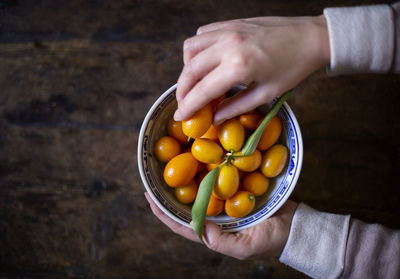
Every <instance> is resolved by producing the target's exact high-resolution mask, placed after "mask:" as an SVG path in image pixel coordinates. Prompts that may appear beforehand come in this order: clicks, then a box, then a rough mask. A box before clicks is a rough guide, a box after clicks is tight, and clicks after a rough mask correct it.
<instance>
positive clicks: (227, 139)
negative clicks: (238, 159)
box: [218, 118, 244, 151]
mask: <svg viewBox="0 0 400 279" xmlns="http://www.w3.org/2000/svg"><path fill="white" fill-rule="evenodd" d="M218 139H219V142H220V143H221V145H222V146H223V147H224V149H225V150H226V151H232V150H233V151H238V150H240V148H241V147H242V145H243V142H244V128H243V126H242V124H240V122H239V120H237V119H236V118H232V119H229V120H227V121H225V122H224V123H222V124H221V125H219V126H218Z"/></svg>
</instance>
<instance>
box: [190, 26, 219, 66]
mask: <svg viewBox="0 0 400 279" xmlns="http://www.w3.org/2000/svg"><path fill="white" fill-rule="evenodd" d="M217 40H218V33H217V32H208V33H205V34H201V35H197V36H194V37H191V38H189V39H186V40H185V42H184V43H183V63H184V64H185V65H186V64H187V63H188V62H189V61H190V59H192V58H193V57H195V56H196V55H197V54H198V53H199V52H201V51H203V50H205V49H206V48H208V47H210V46H211V45H213V44H214V43H215V42H216V41H217Z"/></svg>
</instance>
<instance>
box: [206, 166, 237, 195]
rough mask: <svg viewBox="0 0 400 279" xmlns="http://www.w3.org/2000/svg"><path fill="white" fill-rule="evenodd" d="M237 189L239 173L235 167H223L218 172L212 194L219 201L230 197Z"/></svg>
mask: <svg viewBox="0 0 400 279" xmlns="http://www.w3.org/2000/svg"><path fill="white" fill-rule="evenodd" d="M238 187H239V173H238V170H237V168H236V167H235V166H228V165H223V166H222V167H221V168H220V169H219V172H218V177H217V180H216V181H215V184H214V189H213V192H212V194H213V195H214V197H216V198H219V199H220V200H226V199H229V198H230V197H232V196H233V195H234V194H235V193H236V191H237V189H238Z"/></svg>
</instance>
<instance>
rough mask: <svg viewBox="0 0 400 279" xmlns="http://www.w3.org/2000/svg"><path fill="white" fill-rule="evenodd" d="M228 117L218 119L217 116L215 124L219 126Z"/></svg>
mask: <svg viewBox="0 0 400 279" xmlns="http://www.w3.org/2000/svg"><path fill="white" fill-rule="evenodd" d="M225 120H226V119H225V118H222V119H218V118H215V119H214V126H218V125H220V124H221V123H222V122H224V121H225Z"/></svg>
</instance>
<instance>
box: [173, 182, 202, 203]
mask: <svg viewBox="0 0 400 279" xmlns="http://www.w3.org/2000/svg"><path fill="white" fill-rule="evenodd" d="M196 194H197V184H196V182H195V181H194V180H192V181H190V182H189V183H188V184H187V185H185V186H183V187H177V188H175V189H174V195H175V197H176V199H177V200H178V201H180V202H181V203H183V204H188V203H192V202H194V200H195V199H196Z"/></svg>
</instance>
